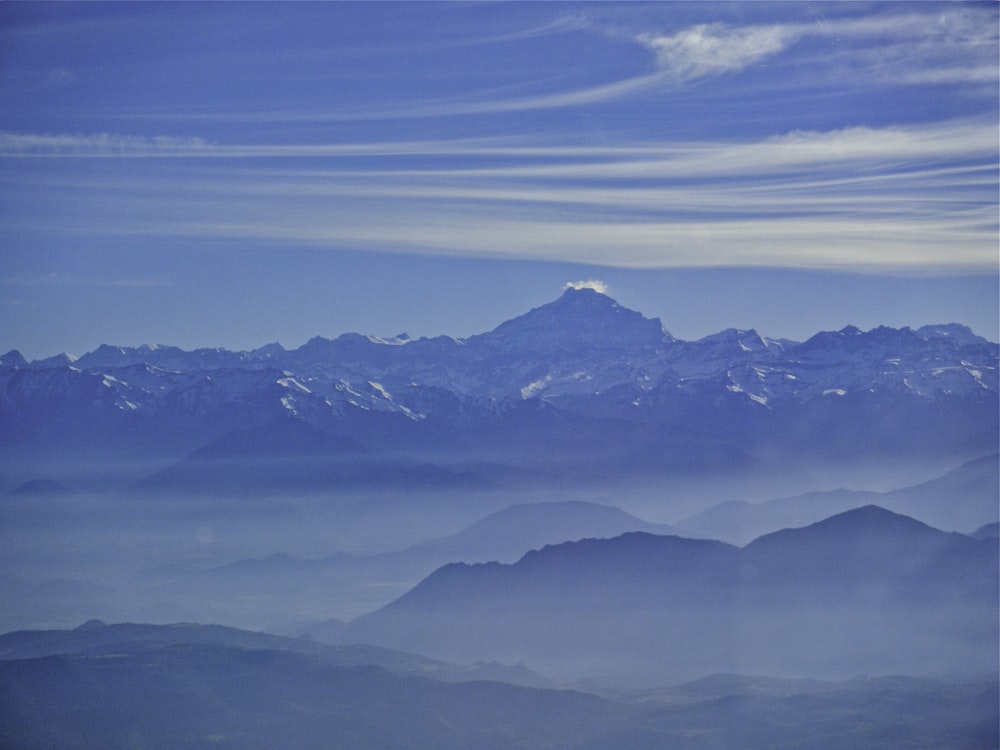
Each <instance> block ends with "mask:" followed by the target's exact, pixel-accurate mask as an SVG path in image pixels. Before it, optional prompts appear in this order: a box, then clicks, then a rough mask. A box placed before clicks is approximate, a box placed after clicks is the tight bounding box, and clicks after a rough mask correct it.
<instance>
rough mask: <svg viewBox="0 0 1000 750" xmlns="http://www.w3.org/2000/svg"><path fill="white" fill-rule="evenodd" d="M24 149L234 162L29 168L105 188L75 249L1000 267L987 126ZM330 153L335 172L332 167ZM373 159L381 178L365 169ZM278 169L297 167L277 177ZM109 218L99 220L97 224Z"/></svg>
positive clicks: (33, 176) (72, 222)
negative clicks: (125, 238)
mask: <svg viewBox="0 0 1000 750" xmlns="http://www.w3.org/2000/svg"><path fill="white" fill-rule="evenodd" d="M4 146H6V147H7V148H9V149H10V150H11V151H13V152H14V153H19V152H18V151H17V149H18V148H22V149H23V150H24V152H25V153H27V154H28V155H29V156H32V155H35V156H37V154H38V153H45V152H46V149H61V151H60V152H59V153H67V154H72V155H74V156H75V157H78V158H79V157H83V156H86V155H91V156H93V157H95V158H97V159H99V160H100V161H101V162H102V163H103V162H105V161H106V160H107V158H108V157H109V156H111V155H113V154H114V153H115V152H114V150H115V149H118V151H119V153H121V154H130V155H132V156H139V155H143V154H147V153H151V154H153V155H154V156H162V155H164V154H169V155H175V154H176V153H178V152H179V153H184V154H187V155H188V156H187V157H186V158H190V155H191V154H197V155H198V156H203V157H206V158H213V159H221V158H223V157H228V161H225V160H224V161H218V162H217V166H216V165H213V166H212V167H205V166H196V165H191V164H188V162H187V161H183V162H180V163H179V164H178V168H177V169H176V170H171V172H170V173H169V174H166V173H161V174H160V175H158V176H157V178H156V179H155V180H151V179H149V177H148V176H146V175H143V177H141V178H135V177H131V178H129V177H127V176H126V177H122V175H121V172H120V170H118V169H117V168H116V169H113V170H112V171H111V172H110V173H100V172H99V173H94V172H90V171H88V174H87V176H86V178H84V177H82V176H81V177H77V178H75V179H68V178H67V177H65V176H63V177H61V178H57V179H56V180H55V181H53V182H51V183H48V184H47V183H46V181H45V177H43V176H39V174H38V171H37V170H32V169H27V168H24V169H21V170H20V171H21V172H23V173H24V174H23V176H21V177H20V179H21V180H23V181H22V183H21V184H22V187H23V188H24V189H27V188H28V187H29V186H30V187H31V188H32V189H33V190H35V191H38V190H47V191H48V192H53V193H54V192H55V191H58V190H66V191H71V192H72V193H73V194H78V195H79V194H80V193H81V189H84V190H85V192H84V193H83V194H82V196H85V197H78V198H77V199H76V205H77V207H78V213H77V214H76V215H75V216H73V217H72V218H66V219H64V220H63V221H60V220H59V219H58V217H56V218H53V219H52V221H51V224H52V226H51V227H50V229H51V231H56V230H57V229H61V230H62V231H63V232H64V233H68V234H72V233H73V232H81V233H85V234H93V233H98V234H100V233H105V234H113V233H117V234H143V233H149V234H157V235H161V236H180V237H188V238H189V237H193V236H196V235H197V234H198V233H199V232H202V233H204V234H205V235H207V236H211V237H215V238H224V237H228V238H230V239H238V240H246V239H253V240H257V241H268V242H292V243H306V244H326V245H328V246H329V247H331V248H337V247H350V248H357V247H364V248H369V249H376V250H378V249H383V250H391V249H400V248H405V249H408V250H409V251H410V252H421V253H425V254H438V253H443V254H458V255H463V256H467V257H468V256H475V255H477V254H478V255H485V256H488V257H494V256H500V257H505V256H507V255H510V254H513V255H514V256H515V257H518V258H534V259H540V260H560V261H568V262H587V263H595V264H598V265H622V266H625V267H670V266H675V265H684V266H687V265H703V266H718V265H723V266H731V265H782V266H788V267H809V268H814V267H824V268H825V267H836V266H842V267H851V266H853V265H855V264H858V263H860V264H862V265H863V266H865V267H868V266H879V267H887V268H889V267H895V268H913V267H918V266H926V267H934V268H941V267H955V268H972V267H974V268H978V269H982V268H990V267H993V266H995V265H996V238H997V233H998V228H997V225H998V221H997V206H996V194H995V184H996V164H997V150H998V147H997V143H996V140H995V128H994V127H993V126H991V125H989V124H987V123H984V122H982V121H977V120H961V121H952V122H945V123H938V124H935V125H931V126H920V127H908V128H882V129H872V128H849V129H845V130H838V131H830V132H825V133H817V132H793V133H789V134H785V135H782V136H775V137H772V138H767V139H763V140H758V141H755V142H746V143H721V144H720V143H717V144H712V143H672V144H646V145H643V146H633V147H629V148H627V149H621V148H616V147H611V148H607V149H604V148H601V147H586V148H576V147H574V146H564V145H555V146H549V145H544V144H543V145H541V146H538V145H533V144H531V143H528V142H526V141H523V140H522V141H518V140H508V141H481V140H474V139H473V140H469V139H457V140H454V141H447V140H445V141H436V142H420V141H415V142H412V143H407V142H401V143H390V144H378V143H375V144H329V145H323V144H320V145H308V146H299V145H295V144H292V145H278V146H274V145H225V144H214V143H209V142H207V141H204V140H201V139H177V138H169V137H166V138H161V139H135V138H118V137H113V136H105V135H102V136H100V137H90V136H78V137H74V136H38V137H30V136H20V135H17V134H14V135H13V136H11V135H10V134H6V135H0V148H3V147H4ZM401 155H403V156H411V155H414V156H420V157H422V159H421V161H422V162H425V163H426V158H424V157H432V158H431V161H430V162H429V163H426V166H424V167H423V168H420V169H417V168H413V167H411V166H404V165H406V164H408V163H409V162H407V161H405V160H404V161H403V162H400V161H398V160H397V159H396V158H395V157H399V156H401ZM8 156H9V154H8ZM384 156H391V157H393V158H392V159H388V160H386V161H383V160H382V159H381V157H384ZM306 157H308V158H309V159H310V160H311V161H309V162H308V163H305V162H303V161H302V159H304V158H306ZM324 157H326V158H329V159H333V161H334V163H333V164H332V165H331V164H329V162H328V161H324V162H323V163H322V164H317V163H316V162H315V159H316V158H324ZM340 157H352V160H351V161H347V162H344V163H345V164H346V165H347V166H346V168H343V169H338V168H337V164H338V163H339V162H340ZM353 157H364V162H365V163H368V164H370V165H372V166H371V167H370V168H367V169H365V168H361V166H360V165H359V164H358V163H357V162H355V161H353ZM434 157H440V159H438V158H434ZM273 158H280V159H281V160H282V161H281V162H280V164H281V165H282V166H277V167H262V166H261V164H262V163H264V164H267V163H268V162H267V161H264V162H261V161H259V160H261V159H266V160H270V159H273ZM466 158H467V159H468V161H467V162H466V161H463V160H465V159H466ZM484 159H485V160H486V162H487V164H486V165H485V166H481V164H482V163H483V161H484ZM286 160H290V161H286ZM286 163H287V164H288V166H283V165H284V164H286ZM442 163H447V164H448V165H449V166H448V167H447V168H441V164H442ZM10 164H12V165H16V164H17V160H16V159H12V160H11V161H10ZM465 164H468V165H469V166H464V165H465ZM451 165H454V166H451ZM11 175H12V176H11V179H12V180H14V179H18V177H17V176H15V173H14V172H13V171H11ZM91 203H92V204H93V208H94V211H93V212H91V211H87V210H83V209H85V208H86V206H87V205H88V204H91ZM109 206H114V207H116V209H117V211H118V218H117V219H116V220H115V226H116V229H115V230H114V232H109V230H107V229H106V227H107V226H108V224H109V222H107V221H104V222H102V223H100V225H98V224H97V223H96V222H95V223H94V225H93V226H88V224H87V221H88V220H87V218H86V217H87V216H89V215H91V213H92V214H93V215H95V216H96V215H100V214H101V212H102V211H106V210H107V207H109ZM144 216H145V217H154V216H155V217H161V218H157V219H147V220H144V219H142V218H141V217H144ZM162 217H166V218H162ZM487 229H488V231H487ZM611 248H614V249H615V250H614V253H613V254H609V252H610V250H609V249H611ZM678 248H679V249H678ZM692 248H698V251H697V252H694V251H693V250H692ZM668 250H669V251H668ZM602 251H603V252H604V253H605V257H604V259H603V260H602V259H601V257H600V256H601V253H602ZM991 264H992V265H991Z"/></svg>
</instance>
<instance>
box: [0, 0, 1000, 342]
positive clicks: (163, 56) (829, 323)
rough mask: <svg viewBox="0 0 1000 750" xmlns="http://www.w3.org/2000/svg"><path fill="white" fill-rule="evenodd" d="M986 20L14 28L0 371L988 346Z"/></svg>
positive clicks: (573, 12) (65, 14)
mask: <svg viewBox="0 0 1000 750" xmlns="http://www.w3.org/2000/svg"><path fill="white" fill-rule="evenodd" d="M997 26H998V6H997V5H996V4H995V3H979V4H963V3H947V4H936V3H925V2H919V3H906V2H891V3H822V2H821V3H804V2H803V3H798V2H779V3H752V2H733V3H720V4H716V3H697V4H686V3H673V2H670V3H640V4H628V3H587V4H577V3H570V2H559V3H545V2H538V3H523V4H522V3H496V4H494V3H485V2H482V3H460V4H449V3H428V4H423V3H415V2H404V3H281V4H270V3H239V2H236V3H211V4H209V3H200V2H192V3H111V4H102V3H69V4H59V3H21V2H6V3H3V4H0V247H2V248H3V263H2V266H0V349H3V350H4V351H6V350H7V349H10V348H17V349H19V350H21V351H22V352H23V353H24V354H25V355H26V356H28V357H29V358H33V357H42V356H47V355H50V354H54V353H56V352H59V351H64V350H65V351H70V352H73V353H77V354H80V353H83V352H84V351H87V350H91V349H93V348H95V347H96V346H97V345H99V344H100V343H102V342H107V343H114V344H122V345H138V344H141V343H169V344H176V345H180V346H184V347H196V346H226V347H229V348H253V347H256V346H260V345H262V344H265V343H267V342H270V341H280V342H281V343H283V344H284V345H286V346H289V347H293V346H298V345H300V344H302V343H304V342H305V341H306V340H307V339H308V338H310V337H311V336H313V335H317V334H319V335H324V336H330V337H332V336H335V335H337V334H339V333H342V332H345V331H361V332H364V333H375V334H380V335H392V334H395V333H399V332H402V331H406V332H408V333H410V334H411V335H415V336H418V335H437V334H441V333H446V334H452V335H459V336H462V335H468V334H471V333H476V332H480V331H483V330H487V329H489V328H492V327H494V326H495V325H497V324H498V323H500V322H501V321H503V320H504V319H507V318H510V317H512V316H514V315H517V314H519V313H521V312H524V311H525V310H526V309H528V308H529V307H533V306H537V305H540V304H544V303H545V302H547V301H550V300H551V299H554V298H555V297H557V296H558V295H559V294H560V293H561V291H562V288H563V286H564V285H565V284H566V283H567V282H573V281H578V280H598V281H601V282H603V283H604V284H605V285H606V287H607V290H608V293H609V294H611V295H612V296H614V297H615V298H616V299H618V300H619V301H620V302H621V303H622V304H625V305H627V306H629V307H633V308H635V309H638V310H640V311H641V312H643V313H644V314H646V315H649V316H658V317H660V318H661V319H662V320H663V322H664V324H665V325H666V327H667V328H668V329H669V330H671V332H673V333H674V335H676V336H679V337H681V338H689V339H692V338H698V337H700V336H703V335H707V334H709V333H713V332H715V331H718V330H720V329H722V328H726V327H740V328H750V327H755V328H757V329H758V330H759V331H760V332H762V333H764V334H766V335H771V336H775V337H788V338H799V339H801V338H805V337H806V336H808V335H810V334H812V333H814V332H816V331H818V330H830V329H837V328H841V327H843V326H844V325H847V324H854V325H858V326H859V327H862V328H870V327H873V326H876V325H879V324H887V325H893V326H903V325H911V326H914V327H916V326H919V325H923V324H926V323H934V322H952V321H956V322H963V323H966V324H968V325H970V326H971V327H972V328H973V330H975V331H976V332H977V333H980V334H982V335H986V336H988V337H990V338H991V339H993V340H996V339H997V338H998V332H997V327H998V312H997V308H998V294H1000V292H998V280H997V274H998V249H997V248H998V187H997V186H998V145H997V143H998V135H997V127H998V33H997Z"/></svg>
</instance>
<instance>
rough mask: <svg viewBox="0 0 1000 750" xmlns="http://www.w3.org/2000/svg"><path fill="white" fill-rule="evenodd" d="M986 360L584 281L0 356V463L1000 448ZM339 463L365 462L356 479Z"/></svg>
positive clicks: (463, 461)
mask: <svg viewBox="0 0 1000 750" xmlns="http://www.w3.org/2000/svg"><path fill="white" fill-rule="evenodd" d="M997 365H998V345H997V344H996V343H992V342H989V341H987V340H986V339H984V338H982V337H979V336H976V335H974V334H973V333H972V332H971V331H970V330H969V329H967V328H965V327H963V326H961V325H957V324H946V325H933V326H923V327H921V328H917V329H915V330H913V329H910V328H901V329H893V328H886V327H880V328H876V329H873V330H870V331H861V330H858V329H857V328H854V327H851V326H848V327H846V328H844V329H842V330H840V331H833V332H821V333H817V334H816V335H815V336H813V337H811V338H810V339H808V340H807V341H804V342H792V341H787V340H780V339H771V338H767V337H766V336H762V335H760V334H758V333H757V332H756V331H753V330H749V331H744V330H735V329H731V330H727V331H723V332H720V333H718V334H715V335H712V336H707V337H705V338H703V339H700V340H697V341H682V340H679V339H677V338H675V337H674V336H672V335H671V334H670V333H669V332H668V331H667V330H666V329H665V328H664V326H663V325H662V323H661V322H660V321H659V320H658V319H650V318H646V317H644V316H643V315H641V314H640V313H638V312H635V311H632V310H628V309H626V308H624V307H622V306H621V305H619V304H618V303H617V302H615V301H614V300H613V299H611V298H610V297H608V296H606V295H604V294H600V293H598V292H596V291H594V290H592V289H568V290H566V292H565V293H564V294H563V295H562V296H561V297H560V298H558V299H556V300H555V301H553V302H551V303H549V304H546V305H543V306H541V307H538V308H536V309H533V310H531V311H529V312H527V313H525V314H524V315H521V316H519V317H517V318H515V319H513V320H509V321H507V322H504V323H502V324H500V325H499V326H497V327H496V328H495V329H494V330H492V331H489V332H487V333H483V334H479V335H475V336H470V337H468V338H464V339H461V338H451V337H446V336H440V337H436V338H420V339H411V338H410V337H408V336H406V335H405V334H403V335H399V336H395V337H391V338H379V337H375V336H363V335H360V334H354V333H348V334H343V335H341V336H339V337H337V338H335V339H332V340H331V339H326V338H322V337H316V338H313V339H311V340H310V341H308V342H307V343H306V344H304V345H303V346H301V347H299V348H298V349H294V350H286V349H284V348H283V347H281V346H280V345H278V344H269V345H267V346H263V347H261V348H259V349H255V350H253V351H249V352H231V351H226V350H224V349H198V350H195V351H190V352H188V351H183V350H181V349H179V348H177V347H172V346H141V347H134V348H132V347H116V346H108V345H104V346H101V347H100V348H98V349H96V350H95V351H93V352H90V353H87V354H85V355H83V356H81V357H79V358H76V359H73V358H71V357H69V356H68V355H60V356H56V357H53V358H48V359H43V360H39V361H35V362H30V363H29V362H26V361H25V360H24V358H23V357H21V356H20V355H19V354H18V353H17V352H16V351H12V352H8V353H7V354H5V355H3V357H0V459H2V460H3V461H4V463H5V468H4V473H5V474H6V476H5V477H0V479H3V480H4V481H5V482H6V483H7V484H8V487H7V489H12V488H13V487H14V486H16V485H17V484H19V483H20V482H23V481H28V480H37V479H58V477H47V476H42V477H40V476H18V475H17V467H18V465H21V466H24V465H25V462H24V460H23V459H24V458H25V457H26V456H36V455H42V454H46V452H48V453H49V454H51V455H65V454H66V452H67V451H72V452H74V453H75V454H77V455H83V456H97V455H102V454H107V455H114V456H118V457H120V456H123V455H128V456H132V457H143V458H150V459H153V460H155V461H159V463H160V468H163V469H165V468H166V467H167V466H169V465H170V464H171V463H174V462H177V461H178V460H179V459H184V460H181V461H180V462H179V463H178V464H177V467H175V468H173V469H172V470H171V472H168V474H167V475H165V476H161V477H158V478H157V479H156V480H155V481H153V484H156V483H157V482H158V483H159V484H160V486H161V487H168V488H172V489H176V488H178V487H184V486H188V487H191V486H195V485H197V484H198V483H199V482H202V481H204V471H203V467H204V466H205V464H206V462H207V463H209V464H212V463H213V462H214V463H215V465H219V463H220V462H224V461H230V462H231V461H234V460H237V459H246V460H248V461H253V460H255V459H256V458H257V457H259V454H260V452H261V450H262V447H263V448H267V447H273V446H275V445H276V444H280V443H283V442H284V443H286V444H300V443H305V444H307V446H308V450H307V451H306V452H305V455H302V454H299V458H300V459H301V462H302V463H305V462H306V459H307V458H313V459H315V461H314V462H313V464H312V466H313V468H311V469H310V470H309V471H307V472H305V474H302V473H301V472H300V484H309V483H310V482H311V483H313V484H314V485H315V486H341V485H342V486H356V485H357V484H358V483H364V482H368V481H372V482H375V483H379V482H381V483H383V484H384V485H386V486H388V487H394V486H399V485H408V484H410V483H414V482H415V483H418V484H419V483H423V484H425V485H426V486H428V487H447V486H485V485H488V484H490V483H496V482H501V483H503V482H509V481H512V478H514V479H513V481H516V478H517V477H521V478H524V477H528V478H529V481H532V482H535V481H538V479H539V477H543V478H545V477H547V478H553V477H556V478H558V477H578V476H580V475H581V473H584V474H585V475H587V476H610V477H620V476H623V475H635V474H637V473H638V474H641V473H644V472H654V473H658V474H662V473H663V472H677V471H688V472H692V471H693V472H697V471H700V470H703V469H704V470H712V471H718V470H727V471H732V470H735V469H739V468H741V467H743V468H753V467H758V466H761V465H769V464H781V463H786V462H790V461H793V460H799V461H801V460H815V461H842V460H849V459H861V458H863V459H866V460H871V461H877V460H879V459H892V458H899V457H904V456H905V457H906V458H907V459H911V460H912V459H919V458H920V457H922V456H923V457H926V456H934V457H937V458H941V457H947V459H948V460H952V461H956V460H960V459H971V458H976V457H978V456H981V455H985V454H987V453H990V452H994V451H996V450H997V443H998V439H997V433H998V417H997V413H998V408H997V406H998V375H997ZM290 424H291V426H289V425H290ZM296 441H297V442H296ZM184 457H187V458H184ZM343 457H347V458H349V460H350V462H351V463H352V464H357V462H358V461H361V460H369V461H370V464H369V465H368V467H367V469H366V470H365V471H363V472H360V473H351V472H350V471H349V470H346V469H344V467H343V463H344V461H343ZM19 462H20V464H19ZM317 462H318V464H317ZM217 473H218V472H217ZM236 474H237V475H238V474H239V472H237V473H236ZM234 484H235V485H237V486H234V487H230V489H233V490H239V491H244V490H246V488H247V485H246V484H243V485H240V483H239V482H238V481H236V482H234Z"/></svg>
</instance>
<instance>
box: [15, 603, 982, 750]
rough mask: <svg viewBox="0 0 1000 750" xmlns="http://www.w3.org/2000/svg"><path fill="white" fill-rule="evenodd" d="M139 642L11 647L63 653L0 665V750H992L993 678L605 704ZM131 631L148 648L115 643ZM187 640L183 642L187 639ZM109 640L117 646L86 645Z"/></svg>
mask: <svg viewBox="0 0 1000 750" xmlns="http://www.w3.org/2000/svg"><path fill="white" fill-rule="evenodd" d="M145 630H146V631H147V632H146V635H147V636H149V637H148V638H146V640H145V641H143V639H142V637H141V636H142V634H143V631H144V626H136V625H123V626H116V625H112V626H105V625H103V624H101V623H94V624H91V625H89V626H88V627H86V628H82V629H78V630H77V631H72V632H70V633H68V634H67V633H65V632H64V633H61V634H57V635H55V636H53V635H47V634H45V633H39V632H35V633H21V634H11V635H16V636H18V638H19V639H21V640H30V639H32V638H35V639H36V640H37V641H48V642H49V643H50V645H58V643H60V642H61V643H62V645H63V646H64V647H65V648H67V650H66V651H64V652H58V653H53V654H51V655H45V656H36V657H30V656H21V657H18V658H11V659H2V660H0V695H2V696H4V700H2V701H0V744H2V745H3V747H5V748H11V750H27V749H28V748H40V747H59V748H66V749H67V750H74V749H75V748H81V749H82V748H94V747H133V746H141V747H146V748H151V749H152V750H158V749H160V748H162V749H164V750H166V749H168V748H169V749H171V750H172V749H173V748H178V747H190V748H208V747H218V746H223V747H238V748H244V749H246V750H257V749H260V750H263V749H264V748H274V747H281V748H286V749H287V750H323V749H329V750H347V749H348V748H359V747H363V748H367V749H370V750H388V749H389V748H400V747H419V748H422V749H424V750H471V749H472V748H483V749H484V750H490V749H494V750H501V749H503V748H514V747H516V748H520V750H596V748H607V747H623V748H663V747H669V748H677V749H678V750H703V749H704V748H718V749H720V750H736V749H737V748H740V749H742V748H746V747H843V746H844V739H845V738H848V740H849V745H850V747H852V748H855V749H856V750H875V749H876V748H883V747H886V746H897V747H909V748H914V749H915V750H931V749H932V748H940V747H994V746H996V743H997V739H998V735H997V705H998V700H997V698H998V691H997V683H996V681H995V680H981V681H976V682H966V683H947V682H938V681H935V680H929V679H913V678H910V679H902V678H891V679H871V678H860V679H852V680H849V681H845V682H839V683H822V682H817V681H781V680H775V679H765V678H760V677H740V676H734V675H715V676H712V677H709V678H706V679H703V680H700V681H699V682H697V683H694V684H690V685H678V686H676V687H671V688H661V689H657V690H655V691H648V692H644V693H640V694H636V695H634V696H633V697H624V696H623V697H619V698H617V699H616V700H606V699H602V698H600V697H597V696H595V695H587V694H584V693H581V692H574V691H568V690H551V689H544V690H543V689H533V688H528V687H523V686H517V685H512V684H504V683H501V682H497V681H484V680H475V681H468V682H463V683H462V684H449V683H448V682H446V681H442V680H439V679H431V678H428V677H426V676H415V675H410V674H400V673H399V672H396V671H392V670H387V669H383V668H381V667H379V666H375V665H374V664H373V665H363V664H358V665H351V664H343V663H337V661H336V659H331V658H328V656H327V653H325V652H322V651H319V650H314V651H311V652H310V651H309V650H308V647H307V646H308V644H306V647H303V648H296V647H295V646H297V645H299V643H300V642H293V647H292V648H284V647H282V641H280V639H275V638H272V637H267V636H259V635H257V634H252V633H245V632H244V633H240V632H236V633H232V632H230V633H223V632H222V631H219V630H218V629H212V628H205V627H204V626H195V625H188V626H174V627H173V628H171V629H163V628H160V629H152V630H149V629H145ZM87 633H90V636H87ZM125 634H131V635H132V636H134V637H138V638H139V640H132V641H124V640H118V641H117V642H116V641H115V638H121V636H123V635H125ZM183 634H187V635H188V636H190V640H189V641H185V640H183V639H182V638H178V636H181V635H183ZM206 634H211V637H209V638H205V637H204V636H205V635H206ZM101 637H104V638H105V639H106V641H105V646H106V648H98V649H96V650H91V651H87V650H80V649H78V648H76V646H77V645H79V644H78V643H77V642H78V641H81V640H86V639H87V638H90V639H91V640H93V639H94V638H97V639H100V638H101ZM3 639H5V640H6V641H7V642H8V643H9V642H10V640H11V639H10V636H3ZM227 640H229V641H234V643H226V642H224V641H227ZM220 641H223V642H220ZM284 643H287V641H285V642H284ZM265 644H267V645H265ZM357 653H358V654H359V655H360V654H361V650H360V649H359V650H357ZM370 653H372V654H374V653H375V652H374V651H371V650H370ZM411 663H412V664H418V663H419V660H416V659H413V660H412V662H411ZM485 666H486V667H487V668H488V667H489V665H485ZM429 674H430V675H431V676H434V675H435V674H436V673H435V672H433V671H432V672H430V673H429Z"/></svg>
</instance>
